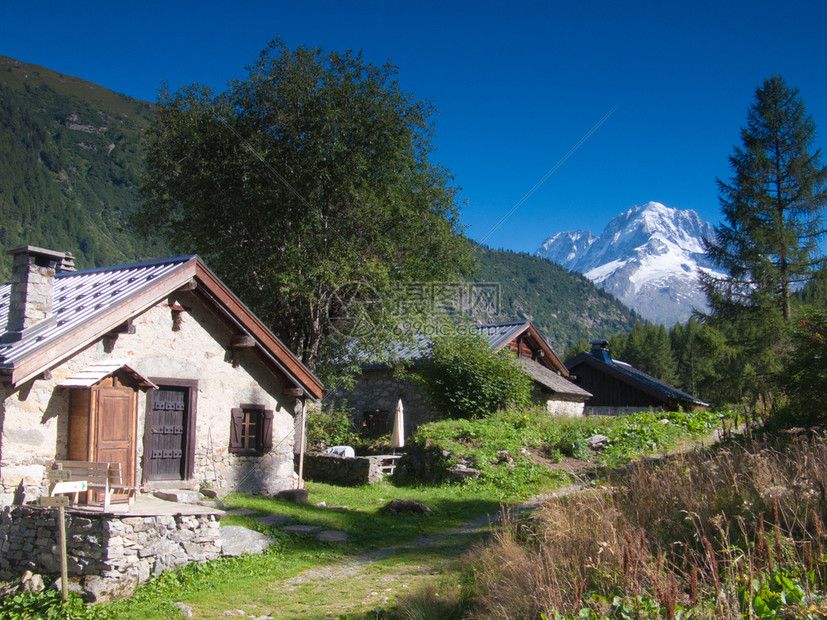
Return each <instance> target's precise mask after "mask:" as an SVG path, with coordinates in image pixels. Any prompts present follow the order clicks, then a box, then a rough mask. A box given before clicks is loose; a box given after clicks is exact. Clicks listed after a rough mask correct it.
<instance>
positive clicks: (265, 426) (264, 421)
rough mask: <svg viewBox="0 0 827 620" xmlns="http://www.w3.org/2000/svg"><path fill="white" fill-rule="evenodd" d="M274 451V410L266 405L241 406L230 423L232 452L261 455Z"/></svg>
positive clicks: (232, 414) (232, 416)
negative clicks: (266, 407) (265, 406)
mask: <svg viewBox="0 0 827 620" xmlns="http://www.w3.org/2000/svg"><path fill="white" fill-rule="evenodd" d="M272 449H273V410H272V409H265V408H264V405H241V406H240V407H238V408H236V409H233V410H232V412H231V421H230V452H231V453H232V454H240V455H260V454H265V453H266V452H269V451H270V450H272Z"/></svg>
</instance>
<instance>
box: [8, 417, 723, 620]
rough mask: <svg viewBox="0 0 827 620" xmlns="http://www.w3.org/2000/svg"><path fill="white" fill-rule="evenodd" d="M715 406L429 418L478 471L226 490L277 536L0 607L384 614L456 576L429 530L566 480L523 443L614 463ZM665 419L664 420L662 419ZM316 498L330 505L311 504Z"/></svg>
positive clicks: (206, 614)
mask: <svg viewBox="0 0 827 620" xmlns="http://www.w3.org/2000/svg"><path fill="white" fill-rule="evenodd" d="M720 417H721V416H720V415H719V414H713V413H668V414H651V413H642V414H635V415H632V416H624V417H620V418H579V419H560V418H549V416H547V415H543V414H542V413H540V412H537V411H533V412H528V413H519V414H514V413H509V414H505V413H504V414H501V415H498V416H494V417H491V418H486V419H482V420H457V421H443V422H438V423H434V424H430V425H426V426H425V427H423V428H422V429H421V430H420V432H419V433H418V434H417V436H416V437H415V439H414V443H415V446H414V447H416V446H419V447H423V446H425V445H428V446H430V448H431V449H432V450H434V451H435V452H436V453H437V454H439V455H440V458H442V457H441V455H442V451H443V450H444V451H446V453H450V456H448V457H447V458H443V463H442V464H443V465H445V464H450V463H451V462H456V461H458V460H459V459H460V458H464V459H466V460H468V461H469V462H470V463H471V464H472V465H473V466H475V467H479V468H480V469H481V471H482V472H483V474H482V475H481V477H480V479H479V480H478V481H474V482H470V483H467V484H464V485H461V484H434V483H433V482H431V483H428V484H423V483H417V484H411V485H407V486H402V485H395V484H391V483H381V484H375V485H365V486H360V487H338V486H333V485H329V484H320V483H312V482H309V483H307V488H308V490H309V503H308V504H304V505H300V504H293V503H290V502H286V501H282V500H275V499H270V498H264V497H251V496H246V495H238V494H236V495H231V496H229V497H227V498H225V500H224V501H225V503H227V504H228V505H229V506H230V507H231V508H247V509H250V510H254V511H256V514H255V515H250V516H228V517H226V518H225V519H224V520H222V525H242V526H245V527H248V528H251V529H254V530H257V531H260V532H262V533H266V534H268V535H270V536H273V537H274V538H276V539H277V541H278V542H277V544H275V545H273V546H272V547H271V548H270V549H269V550H268V551H267V552H265V553H263V554H259V555H244V556H241V557H238V558H222V559H220V560H216V561H213V562H209V563H207V564H190V565H188V566H186V567H184V568H183V569H181V570H178V571H171V572H167V573H164V574H163V575H161V576H159V577H157V578H155V579H153V580H151V581H150V582H149V583H147V584H145V585H143V586H140V587H139V588H138V589H137V591H136V594H135V596H133V597H132V598H131V599H128V600H124V601H119V602H116V603H112V604H110V605H99V606H96V607H94V608H89V609H88V611H86V612H83V611H82V607H81V606H80V604H79V601H78V599H74V601H73V603H72V611H71V612H69V615H67V614H66V613H63V615H61V608H60V606H59V605H56V604H55V603H56V601H55V600H54V597H52V598H51V599H49V600H47V598H48V596H45V595H41V596H40V597H31V596H25V597H21V598H20V600H18V601H16V602H15V601H3V602H0V617H9V618H28V617H32V618H39V617H42V618H61V617H62V618H66V617H70V618H95V619H98V618H100V619H108V618H124V619H131V618H134V619H138V618H141V619H144V618H146V619H154V618H180V617H183V615H182V613H181V611H180V610H179V609H178V608H177V607H175V606H174V603H176V602H180V603H184V604H185V605H190V606H192V607H193V617H194V618H220V617H223V614H224V612H225V611H234V610H243V611H244V612H245V614H246V615H247V616H254V617H255V616H261V615H268V614H269V615H271V616H273V617H274V618H317V617H318V618H322V617H339V616H340V615H341V614H345V615H344V616H343V617H349V618H356V617H364V618H370V617H383V616H381V614H380V612H375V611H372V610H375V609H377V608H382V609H393V608H394V606H395V604H396V601H397V600H398V599H399V598H400V596H401V595H403V594H405V593H406V592H412V591H415V590H423V591H428V588H431V587H433V586H434V583H435V582H437V586H438V587H440V588H443V589H444V588H448V589H456V588H459V587H460V584H459V581H458V579H459V575H460V571H458V570H457V566H456V563H457V562H458V558H459V557H460V556H461V555H462V553H463V552H464V551H465V550H466V549H467V548H468V545H469V543H470V540H469V538H468V537H467V536H441V537H439V538H438V539H433V540H430V541H428V542H427V544H426V543H425V542H423V538H424V537H428V536H432V535H437V534H440V533H444V532H446V531H448V530H450V529H451V528H453V527H456V526H459V525H463V524H465V523H467V522H469V521H473V520H475V519H479V518H481V517H484V516H485V515H492V514H495V513H496V512H497V511H498V510H499V509H500V506H501V503H505V504H514V503H517V502H518V501H519V500H521V499H523V498H525V497H527V496H529V495H533V494H537V493H540V492H543V491H545V490H547V489H548V488H549V487H550V486H553V485H555V484H560V483H562V482H566V481H568V479H569V478H568V477H567V475H565V474H561V473H560V472H556V473H554V474H553V475H552V474H549V472H548V470H547V469H546V468H544V467H543V466H542V465H539V464H538V463H536V462H535V461H534V460H532V459H531V457H530V456H529V455H527V454H524V453H523V451H522V448H527V449H528V450H529V451H530V452H535V453H539V452H542V453H543V454H544V455H545V456H546V457H547V458H552V460H553V459H554V458H561V457H562V456H564V455H565V456H573V457H581V458H582V457H587V458H592V459H594V460H596V461H597V462H598V464H604V465H605V464H618V463H622V462H627V461H628V460H629V459H631V458H633V457H634V456H637V455H639V454H640V453H642V452H647V451H648V452H654V451H662V450H665V449H668V448H669V447H670V446H673V445H675V444H676V443H677V442H679V441H681V440H682V439H686V438H692V437H697V436H704V435H708V434H709V433H710V432H711V431H712V430H713V429H714V428H715V427H717V425H718V424H719V420H720ZM663 419H668V420H670V423H669V424H663V423H661V420H663ZM596 432H598V433H601V434H604V435H607V436H608V437H610V439H611V444H610V448H608V449H607V450H606V451H604V453H603V454H602V455H599V456H596V455H594V454H592V453H591V452H590V451H589V450H588V447H587V444H585V439H586V438H587V437H589V436H590V435H592V434H594V433H596ZM500 450H507V451H508V452H509V454H510V455H511V456H512V458H513V460H514V462H513V464H512V465H510V466H509V465H507V464H506V463H504V462H502V461H501V459H500V456H499V455H498V451H500ZM397 497H398V498H406V499H412V500H416V501H419V502H422V503H424V504H426V505H428V506H429V507H430V508H431V509H432V510H433V512H432V513H430V514H425V515H422V514H405V513H403V514H398V515H385V514H383V513H382V511H381V510H380V509H381V508H382V507H383V506H384V505H385V504H387V503H388V502H389V501H390V500H391V499H393V498H397ZM320 502H324V503H325V504H326V506H327V507H322V506H317V505H316V504H318V503H320ZM331 506H344V507H346V508H347V509H346V510H337V509H332V508H330V507H331ZM270 514H283V515H288V516H289V517H291V519H292V522H293V523H296V524H303V525H316V526H319V527H322V528H323V529H330V530H338V531H343V532H346V533H347V534H348V542H346V543H343V544H333V543H324V542H319V541H317V540H316V539H315V538H314V537H312V536H307V537H298V538H294V537H290V536H287V535H286V534H284V533H283V532H282V531H281V529H280V528H279V527H275V526H265V525H262V524H260V523H258V521H257V518H258V517H261V516H266V515H270ZM383 549H385V550H387V549H393V553H390V552H388V554H387V555H385V554H383V553H382V552H381V551H380V550H383ZM365 553H369V554H371V553H372V554H373V556H372V557H371V560H372V561H371V563H370V564H369V565H368V566H364V567H361V568H360V570H359V574H358V577H357V578H354V579H350V578H349V575H348V574H342V573H341V571H342V570H345V569H347V567H348V566H349V565H350V564H351V563H352V562H353V561H355V559H356V558H359V557H361V556H363V555H364V554H365ZM311 568H312V569H316V572H318V573H319V574H318V575H316V577H315V578H313V579H307V580H302V581H297V582H296V583H291V582H290V581H289V580H290V579H291V578H293V577H295V576H297V575H299V574H300V573H302V572H303V571H306V570H307V569H311ZM326 571H327V573H326ZM328 573H329V574H328ZM285 584H290V585H287V586H285ZM426 598H427V597H426ZM35 610H36V611H35ZM42 610H46V611H42ZM411 613H414V612H413V611H412V612H411ZM26 614H28V615H26ZM37 614H39V615H37ZM49 614H52V615H49ZM84 614H85V615H84Z"/></svg>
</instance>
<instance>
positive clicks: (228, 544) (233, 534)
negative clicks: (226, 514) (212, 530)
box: [218, 525, 276, 556]
mask: <svg viewBox="0 0 827 620" xmlns="http://www.w3.org/2000/svg"><path fill="white" fill-rule="evenodd" d="M218 531H219V532H220V533H221V555H228V556H237V555H241V554H242V553H261V552H262V551H264V550H265V549H267V547H269V546H270V545H272V544H273V543H274V542H276V539H275V538H271V537H270V536H266V535H264V534H260V533H258V532H254V531H253V530H250V529H247V528H246V527H241V526H240V525H225V526H224V527H221V528H219V530H218Z"/></svg>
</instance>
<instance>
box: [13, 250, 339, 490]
mask: <svg viewBox="0 0 827 620" xmlns="http://www.w3.org/2000/svg"><path fill="white" fill-rule="evenodd" d="M9 254H12V255H13V256H14V267H13V277H12V281H11V283H9V284H5V285H3V286H0V334H2V335H1V336H0V506H8V505H11V504H20V503H23V502H26V501H31V500H33V499H35V498H36V497H38V496H39V495H40V494H41V491H42V488H43V486H44V468H45V467H47V466H48V465H49V463H50V462H51V461H52V460H53V459H60V460H77V461H91V462H96V461H104V462H119V463H120V464H121V471H122V473H123V482H124V484H126V485H134V486H138V487H140V488H141V490H142V491H145V492H146V491H152V490H154V489H158V488H169V487H172V488H198V487H199V486H201V485H205V486H209V487H212V488H214V489H216V490H217V491H219V493H222V492H229V491H232V490H240V491H245V492H251V493H264V494H272V493H275V492H278V491H280V490H284V489H288V488H292V487H293V484H294V472H293V445H294V433H295V429H296V427H297V424H300V421H301V420H302V419H303V415H302V412H303V407H304V406H305V403H306V401H307V400H310V401H318V400H319V399H320V397H321V396H322V392H323V387H322V385H321V384H320V383H319V381H318V380H317V379H316V378H315V377H314V376H313V374H312V373H311V372H310V371H309V370H308V369H307V368H305V367H304V366H303V365H302V364H301V363H300V362H299V361H298V360H297V359H296V358H295V357H294V356H293V355H292V354H291V353H290V351H288V350H287V348H286V347H285V346H284V345H283V344H282V343H281V342H280V341H279V340H278V339H277V338H276V337H275V336H274V335H273V334H272V333H271V332H270V331H269V330H268V329H267V328H266V327H265V326H264V325H263V324H262V323H261V321H259V320H258V319H257V318H256V317H255V316H254V315H253V314H252V313H251V312H250V310H248V309H247V308H246V307H245V306H244V305H243V304H242V303H241V302H240V301H239V299H238V298H237V297H235V296H234V295H233V294H232V293H231V292H230V291H229V290H228V289H227V287H226V286H225V285H224V284H223V283H222V282H221V281H220V280H219V279H218V278H217V277H216V276H215V275H214V274H213V273H212V272H211V271H210V270H209V269H207V267H206V266H205V265H204V264H203V263H202V262H201V259H200V258H198V257H197V256H184V257H178V258H170V259H165V260H154V261H148V262H142V263H135V264H130V265H120V266H116V267H102V268H98V269H89V270H85V271H74V268H73V261H72V258H71V254H67V253H61V252H54V251H51V250H45V249H42V248H35V247H30V246H27V247H23V248H20V249H17V250H12V251H10V252H9Z"/></svg>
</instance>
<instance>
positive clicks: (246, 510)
mask: <svg viewBox="0 0 827 620" xmlns="http://www.w3.org/2000/svg"><path fill="white" fill-rule="evenodd" d="M227 514H228V515H238V516H239V517H247V516H249V515H255V514H258V511H257V510H250V509H249V508H236V509H235V510H228V511H227Z"/></svg>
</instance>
